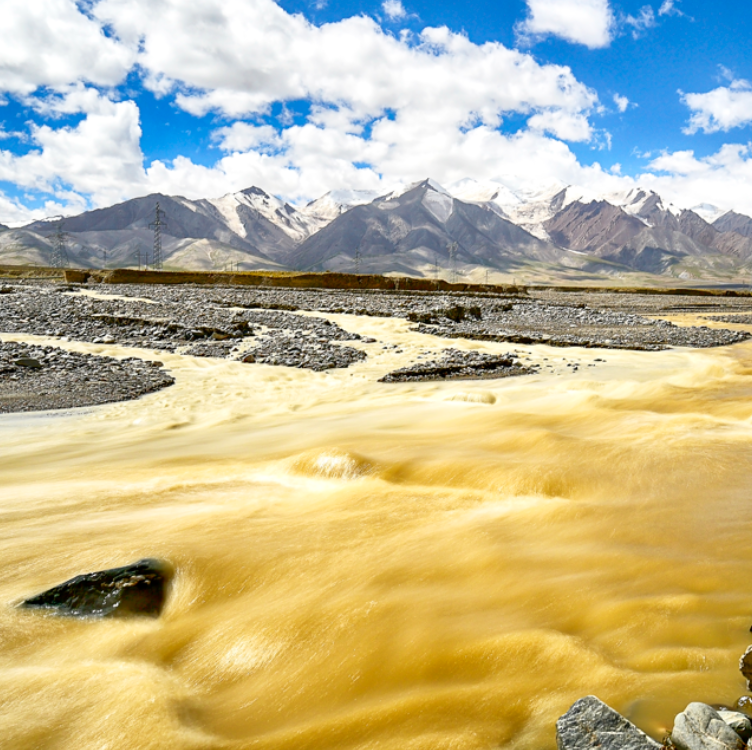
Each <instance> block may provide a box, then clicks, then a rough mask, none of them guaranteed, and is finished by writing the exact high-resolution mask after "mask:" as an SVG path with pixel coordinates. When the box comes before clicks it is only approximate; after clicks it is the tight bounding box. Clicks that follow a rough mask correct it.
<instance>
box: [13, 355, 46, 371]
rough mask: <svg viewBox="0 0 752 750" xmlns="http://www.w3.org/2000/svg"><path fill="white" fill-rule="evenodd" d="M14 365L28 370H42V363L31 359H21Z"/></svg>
mask: <svg viewBox="0 0 752 750" xmlns="http://www.w3.org/2000/svg"><path fill="white" fill-rule="evenodd" d="M15 364H16V365H18V367H28V368H29V369H30V370H41V369H42V363H41V362H40V361H39V360H38V359H33V358H32V357H21V359H17V360H16V361H15Z"/></svg>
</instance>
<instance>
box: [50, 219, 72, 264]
mask: <svg viewBox="0 0 752 750" xmlns="http://www.w3.org/2000/svg"><path fill="white" fill-rule="evenodd" d="M52 221H55V222H57V223H56V224H55V231H54V232H53V233H52V234H48V235H47V239H48V240H52V267H53V268H68V239H69V238H70V235H69V234H68V233H67V232H64V231H63V222H64V221H65V219H64V218H63V217H62V216H55V217H54V218H53V219H52Z"/></svg>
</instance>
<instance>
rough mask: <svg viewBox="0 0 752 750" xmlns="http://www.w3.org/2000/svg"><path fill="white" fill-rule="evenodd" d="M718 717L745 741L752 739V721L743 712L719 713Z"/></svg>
mask: <svg viewBox="0 0 752 750" xmlns="http://www.w3.org/2000/svg"><path fill="white" fill-rule="evenodd" d="M718 715H719V716H720V717H721V718H722V719H723V720H724V721H725V722H726V723H727V724H728V725H729V726H730V727H731V728H732V729H733V730H734V731H735V732H736V733H737V734H738V735H739V736H740V737H741V738H742V739H743V740H748V739H749V738H750V737H752V721H750V718H749V716H747V715H746V714H743V713H742V712H741V711H719V712H718Z"/></svg>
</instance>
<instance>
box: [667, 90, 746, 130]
mask: <svg viewBox="0 0 752 750" xmlns="http://www.w3.org/2000/svg"><path fill="white" fill-rule="evenodd" d="M679 94H680V95H681V98H682V102H683V103H684V104H686V105H687V107H689V109H690V110H691V116H690V118H689V122H688V123H687V126H686V128H684V132H685V133H687V134H689V135H692V134H693V133H696V132H697V131H698V130H702V131H703V132H704V133H717V132H718V131H719V130H722V131H724V132H727V131H729V130H731V129H732V128H738V127H742V126H744V125H748V124H750V123H752V85H750V83H749V81H744V80H734V81H732V82H731V84H730V85H729V86H720V87H718V88H716V89H713V90H712V91H708V92H707V93H704V94H685V93H684V92H682V91H680V92H679Z"/></svg>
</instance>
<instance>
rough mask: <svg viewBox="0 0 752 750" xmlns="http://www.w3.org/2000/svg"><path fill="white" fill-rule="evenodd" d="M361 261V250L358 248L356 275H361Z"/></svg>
mask: <svg viewBox="0 0 752 750" xmlns="http://www.w3.org/2000/svg"><path fill="white" fill-rule="evenodd" d="M360 261H361V255H360V248H358V249H357V250H356V251H355V273H360Z"/></svg>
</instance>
